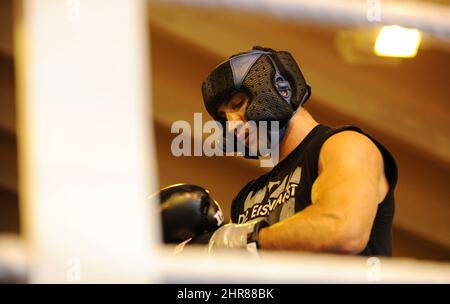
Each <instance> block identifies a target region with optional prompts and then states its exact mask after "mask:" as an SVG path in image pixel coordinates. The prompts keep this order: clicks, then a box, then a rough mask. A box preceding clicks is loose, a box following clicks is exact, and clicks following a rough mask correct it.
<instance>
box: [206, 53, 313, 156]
mask: <svg viewBox="0 0 450 304" xmlns="http://www.w3.org/2000/svg"><path fill="white" fill-rule="evenodd" d="M238 92H244V93H245V94H247V96H248V100H249V103H248V106H247V108H246V110H245V116H246V119H247V120H248V121H255V122H256V123H259V122H261V121H266V122H267V124H268V125H269V127H270V122H273V121H278V122H279V130H275V132H278V139H279V141H278V142H281V140H282V138H283V136H284V133H285V130H286V127H287V125H288V122H289V120H290V119H291V118H292V116H293V115H294V113H295V112H296V111H297V110H298V109H299V107H300V106H302V105H303V104H304V103H305V102H306V101H307V100H308V98H309V97H310V95H311V88H310V86H309V85H307V83H306V81H305V79H304V77H303V75H302V72H301V71H300V69H299V67H298V65H297V63H296V62H295V60H294V58H293V57H292V55H291V54H290V53H289V52H286V51H275V50H272V49H266V48H261V47H254V48H253V50H251V51H249V52H245V53H240V54H237V55H234V56H232V57H231V58H230V59H228V60H227V61H225V62H223V63H221V64H220V65H218V66H217V67H216V68H215V69H214V70H213V71H212V72H211V73H210V74H209V75H208V77H207V78H206V79H205V80H204V81H203V84H202V93H203V100H204V103H205V106H206V110H207V111H208V113H209V114H210V115H211V116H212V117H213V118H214V119H215V120H217V121H219V122H220V123H221V124H222V127H223V129H224V132H226V130H227V128H226V125H225V123H226V119H224V118H223V117H221V116H220V115H219V113H218V109H219V107H220V105H222V104H223V103H225V102H228V101H229V100H230V99H231V97H232V96H233V95H234V94H236V93H238ZM270 132H273V130H270V128H269V129H268V136H269V138H270ZM224 135H226V134H225V133H224ZM235 142H236V141H235ZM234 146H235V148H234V149H235V150H234V151H236V145H234ZM246 152H247V151H246ZM246 156H248V154H247V153H246ZM253 158H255V157H253Z"/></svg>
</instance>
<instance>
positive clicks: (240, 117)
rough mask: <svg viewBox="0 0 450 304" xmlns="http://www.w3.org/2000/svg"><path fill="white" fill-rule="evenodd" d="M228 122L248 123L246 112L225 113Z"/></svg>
mask: <svg viewBox="0 0 450 304" xmlns="http://www.w3.org/2000/svg"><path fill="white" fill-rule="evenodd" d="M225 115H226V117H227V120H228V121H243V122H246V119H245V113H244V111H236V112H234V111H229V112H226V113H225Z"/></svg>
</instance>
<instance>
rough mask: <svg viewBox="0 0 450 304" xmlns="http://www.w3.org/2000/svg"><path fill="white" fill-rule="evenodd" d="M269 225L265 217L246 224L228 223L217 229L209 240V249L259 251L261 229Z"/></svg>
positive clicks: (211, 250)
mask: <svg viewBox="0 0 450 304" xmlns="http://www.w3.org/2000/svg"><path fill="white" fill-rule="evenodd" d="M267 226H269V224H268V223H267V222H266V221H265V220H263V219H257V220H253V221H250V222H248V223H245V224H227V225H225V226H222V227H220V228H219V229H217V230H216V231H215V232H214V234H213V235H212V237H211V239H210V240H209V244H208V251H209V252H213V251H215V250H217V249H225V248H229V249H247V250H248V251H250V252H251V253H257V251H258V248H259V244H258V235H259V230H260V229H262V228H264V227H267Z"/></svg>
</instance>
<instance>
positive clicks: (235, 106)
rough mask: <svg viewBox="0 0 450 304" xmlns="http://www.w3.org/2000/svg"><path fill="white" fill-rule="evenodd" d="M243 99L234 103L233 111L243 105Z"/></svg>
mask: <svg viewBox="0 0 450 304" xmlns="http://www.w3.org/2000/svg"><path fill="white" fill-rule="evenodd" d="M244 101H245V98H244V97H242V98H239V99H238V102H236V103H235V104H234V106H233V108H234V109H239V108H240V107H242V105H243V104H244Z"/></svg>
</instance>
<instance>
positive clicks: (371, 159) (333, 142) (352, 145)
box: [319, 130, 383, 168]
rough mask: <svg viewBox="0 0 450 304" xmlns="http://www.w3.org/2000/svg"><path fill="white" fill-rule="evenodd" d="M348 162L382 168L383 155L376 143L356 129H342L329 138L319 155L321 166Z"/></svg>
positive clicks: (348, 163)
mask: <svg viewBox="0 0 450 304" xmlns="http://www.w3.org/2000/svg"><path fill="white" fill-rule="evenodd" d="M337 164H347V165H355V166H363V167H372V166H375V167H377V168H380V165H382V164H383V156H382V155H381V152H380V150H379V149H378V147H377V146H376V145H375V143H374V142H373V141H372V140H371V139H370V138H368V137H367V136H365V135H364V134H361V133H359V132H356V131H351V130H349V131H342V132H339V133H336V134H334V135H332V136H331V137H330V138H328V139H327V140H326V141H325V143H324V144H323V146H322V149H321V151H320V155H319V167H320V168H323V167H324V166H330V165H337Z"/></svg>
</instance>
